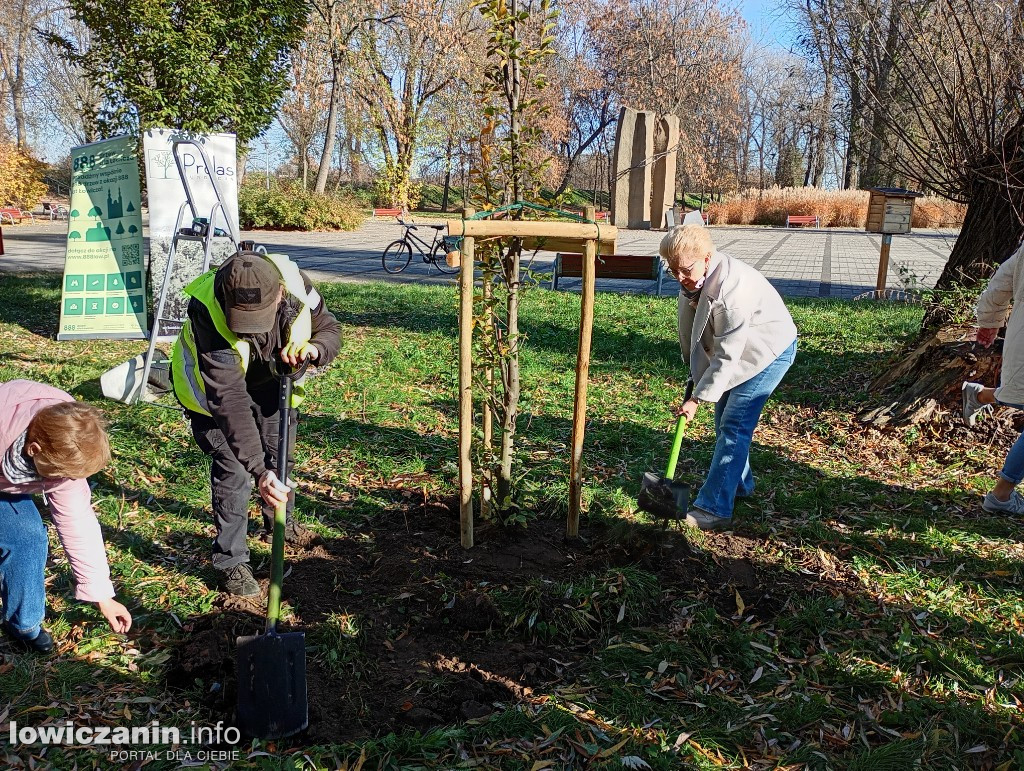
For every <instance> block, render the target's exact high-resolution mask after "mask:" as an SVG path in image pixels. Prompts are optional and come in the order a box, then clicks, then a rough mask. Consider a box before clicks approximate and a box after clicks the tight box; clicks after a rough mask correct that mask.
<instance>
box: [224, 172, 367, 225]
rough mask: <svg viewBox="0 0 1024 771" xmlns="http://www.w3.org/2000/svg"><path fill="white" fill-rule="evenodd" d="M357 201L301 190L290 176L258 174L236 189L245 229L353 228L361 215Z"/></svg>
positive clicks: (358, 222) (240, 220) (363, 216)
mask: <svg viewBox="0 0 1024 771" xmlns="http://www.w3.org/2000/svg"><path fill="white" fill-rule="evenodd" d="M365 217H366V212H365V211H363V210H362V208H361V207H360V206H359V203H358V202H357V201H355V200H353V199H352V198H350V197H347V196H340V195H332V194H329V193H328V194H320V193H314V192H311V191H309V190H303V189H302V185H301V184H299V183H297V182H295V181H290V180H285V181H282V180H271V183H270V189H269V190H268V189H267V187H266V184H265V182H264V179H263V178H262V177H260V178H258V179H256V178H253V179H252V180H251V181H250V180H247V181H245V182H243V183H242V187H241V188H240V189H239V191H238V219H239V223H240V224H241V226H242V227H243V228H245V229H246V230H251V229H253V228H266V229H270V230H354V229H355V228H357V227H359V224H360V223H361V222H362V221H363V220H364V219H365Z"/></svg>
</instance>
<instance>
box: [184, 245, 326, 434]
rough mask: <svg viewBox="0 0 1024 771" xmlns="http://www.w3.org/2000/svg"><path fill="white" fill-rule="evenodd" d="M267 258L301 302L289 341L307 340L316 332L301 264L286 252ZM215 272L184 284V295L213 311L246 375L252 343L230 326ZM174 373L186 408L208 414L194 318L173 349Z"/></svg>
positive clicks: (297, 399)
mask: <svg viewBox="0 0 1024 771" xmlns="http://www.w3.org/2000/svg"><path fill="white" fill-rule="evenodd" d="M261 259H262V258H261ZM266 259H268V260H270V262H272V263H273V264H274V266H275V267H276V268H277V269H278V271H280V273H281V278H282V280H283V282H284V291H285V292H287V293H288V294H290V295H292V296H294V297H296V298H297V299H298V300H299V301H300V302H301V303H302V307H301V309H300V310H299V315H298V316H296V318H295V320H294V321H293V322H292V325H291V327H290V328H289V330H288V342H289V343H294V344H303V343H308V342H309V338H310V337H312V335H313V314H312V308H310V298H309V296H308V295H307V293H306V282H305V281H303V280H302V274H301V273H299V266H298V265H296V264H295V263H294V262H292V261H291V260H290V259H288V257H287V256H285V255H283V254H268V255H266ZM216 274H217V271H216V269H214V270H210V271H207V272H206V273H204V274H203V275H201V276H200V277H199V278H197V279H196V280H195V281H193V282H192V283H191V284H189V285H188V286H187V287H185V294H187V295H188V296H189V297H194V298H195V299H196V300H198V301H199V302H201V303H202V304H203V305H204V306H205V307H206V309H207V310H208V311H209V312H210V318H211V319H213V325H214V327H216V329H217V331H218V332H219V333H220V335H221V337H223V338H224V339H225V340H227V342H228V344H229V345H230V346H231V347H232V348H233V349H234V350H235V352H236V353H238V355H239V357H240V358H241V366H242V377H245V373H246V372H247V371H248V369H249V355H250V345H249V343H248V342H247V341H245V340H242V339H241V338H239V336H238V335H236V334H235V333H234V332H232V331H231V329H230V328H229V327H228V321H227V318H226V317H225V315H224V309H223V308H222V307H221V305H220V303H219V302H217V298H216V296H215V294H214V290H213V280H214V277H215V276H216ZM171 376H172V380H173V382H174V394H175V395H176V396H177V397H178V401H180V402H181V404H182V405H183V406H184V407H185V409H188V410H191V411H192V412H198V413H200V414H202V415H209V414H210V405H209V402H207V400H206V383H204V382H203V376H202V374H201V373H200V372H199V355H198V352H197V351H196V340H195V335H194V334H193V332H192V320H191V319H189V320H187V321H186V322H185V326H184V327H183V328H182V330H181V334H180V335H178V339H177V340H175V341H174V348H173V350H172V352H171ZM303 380H305V378H302V379H300V380H298V381H297V382H296V383H295V387H294V388H293V389H292V401H291V406H292V407H298V406H299V405H300V404H301V403H302V397H303V389H302V383H303Z"/></svg>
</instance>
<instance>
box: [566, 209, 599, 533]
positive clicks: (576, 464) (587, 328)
mask: <svg viewBox="0 0 1024 771" xmlns="http://www.w3.org/2000/svg"><path fill="white" fill-rule="evenodd" d="M583 216H584V217H586V218H587V219H591V220H592V219H594V207H593V206H588V207H586V209H585V210H584V215H583ZM596 257H597V242H596V241H594V240H590V241H586V242H585V243H584V244H583V297H582V299H581V301H580V340H579V347H578V348H577V350H576V399H575V404H574V405H573V411H572V461H571V467H570V477H569V521H568V522H567V523H566V528H565V532H566V535H568V536H569V537H570V538H575V537H576V536H578V535H579V532H580V508H581V506H582V501H583V434H584V432H585V429H586V423H587V381H588V378H589V376H590V343H591V338H592V336H593V332H594V261H595V258H596Z"/></svg>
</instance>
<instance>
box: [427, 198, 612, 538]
mask: <svg viewBox="0 0 1024 771" xmlns="http://www.w3.org/2000/svg"><path fill="white" fill-rule="evenodd" d="M594 213H595V212H594V207H592V206H588V207H587V208H586V211H585V214H584V216H585V218H586V219H588V220H593V219H594ZM472 215H473V210H472V209H466V210H465V211H464V212H463V219H461V220H448V222H447V227H448V234H449V235H450V236H454V237H459V238H462V265H461V270H460V272H459V518H460V521H461V531H462V546H463V547H464V548H466V549H470V548H472V547H473V458H472V438H473V289H474V284H475V281H476V278H475V267H476V266H475V259H474V251H475V246H476V239H477V238H488V239H491V238H512V237H515V236H518V237H521V238H524V239H531V238H533V239H537V238H545V239H548V238H550V239H557V241H558V243H562V244H565V243H571V244H573V245H575V246H576V248H579V247H580V246H582V249H581V250H580V251H582V252H583V255H584V258H583V292H582V297H581V300H580V337H579V344H578V347H577V350H576V393H575V397H574V399H573V414H572V440H571V444H572V458H571V467H570V470H569V517H568V521H567V523H566V528H565V531H566V535H568V536H569V537H571V538H574V537H576V536H577V535H579V528H580V508H581V503H582V498H583V437H584V433H585V431H586V422H587V384H588V380H589V376H590V345H591V341H592V339H593V330H594V278H595V264H594V263H595V260H596V258H597V254H598V251H600V252H601V253H608V254H614V252H615V239H616V237H617V235H618V231H617V229H616V228H615V227H613V226H612V225H604V224H600V223H598V224H593V223H585V222H551V221H544V222H537V221H530V220H470V219H468V218H469V217H471V216H472ZM485 412H486V408H485ZM485 418H486V415H485Z"/></svg>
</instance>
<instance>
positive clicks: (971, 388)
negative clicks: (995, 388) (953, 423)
mask: <svg viewBox="0 0 1024 771" xmlns="http://www.w3.org/2000/svg"><path fill="white" fill-rule="evenodd" d="M984 388H985V386H983V385H982V384H981V383H964V384H963V385H962V386H960V390H961V391H962V392H963V401H964V412H963V415H964V423H966V424H967V425H969V426H971V427H972V428H973V427H974V424H975V422H977V420H978V413H979V412H981V411H982V410H988V411H989V412H992V405H991V404H982V403H981V402H980V401H978V394H979V393H981V391H982V390H983V389H984Z"/></svg>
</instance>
